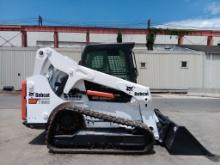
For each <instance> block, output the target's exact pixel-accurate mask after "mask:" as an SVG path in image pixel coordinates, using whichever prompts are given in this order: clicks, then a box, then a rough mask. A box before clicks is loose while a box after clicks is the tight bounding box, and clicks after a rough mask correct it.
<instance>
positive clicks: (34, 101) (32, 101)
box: [28, 98, 39, 104]
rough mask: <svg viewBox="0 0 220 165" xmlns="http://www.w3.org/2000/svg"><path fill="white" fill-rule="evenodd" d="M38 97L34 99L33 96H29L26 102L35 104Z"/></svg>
mask: <svg viewBox="0 0 220 165" xmlns="http://www.w3.org/2000/svg"><path fill="white" fill-rule="evenodd" d="M38 100H39V99H35V98H30V99H28V104H37V101H38Z"/></svg>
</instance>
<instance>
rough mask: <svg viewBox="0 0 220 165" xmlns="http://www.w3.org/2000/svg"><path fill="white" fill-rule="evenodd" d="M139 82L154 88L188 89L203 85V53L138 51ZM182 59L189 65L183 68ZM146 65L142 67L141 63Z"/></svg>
mask: <svg viewBox="0 0 220 165" xmlns="http://www.w3.org/2000/svg"><path fill="white" fill-rule="evenodd" d="M136 57H137V58H136V59H137V65H138V70H139V75H140V76H139V77H138V82H139V83H140V84H143V85H147V86H149V87H150V88H154V89H188V88H201V87H202V55H201V54H199V53H194V52H190V53H188V52H182V51H181V52H177V51H174V52H168V51H153V52H152V51H139V52H136ZM181 61H187V63H188V67H187V68H182V67H181ZM143 62H145V63H146V67H145V68H142V67H141V63H143Z"/></svg>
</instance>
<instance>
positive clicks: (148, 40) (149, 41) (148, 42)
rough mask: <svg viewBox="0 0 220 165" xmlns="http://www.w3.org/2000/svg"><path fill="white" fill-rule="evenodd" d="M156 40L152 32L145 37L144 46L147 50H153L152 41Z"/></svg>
mask: <svg viewBox="0 0 220 165" xmlns="http://www.w3.org/2000/svg"><path fill="white" fill-rule="evenodd" d="M155 39H156V34H155V33H153V32H149V33H148V34H147V36H146V46H147V49H148V50H153V49H154V48H153V46H154V41H155Z"/></svg>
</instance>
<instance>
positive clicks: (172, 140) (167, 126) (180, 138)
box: [154, 109, 214, 156]
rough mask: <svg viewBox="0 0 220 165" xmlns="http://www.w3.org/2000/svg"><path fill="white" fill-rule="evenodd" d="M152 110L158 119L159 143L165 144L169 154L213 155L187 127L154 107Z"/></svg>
mask: <svg viewBox="0 0 220 165" xmlns="http://www.w3.org/2000/svg"><path fill="white" fill-rule="evenodd" d="M154 111H155V113H156V115H157V117H158V119H159V123H158V130H159V134H160V140H159V143H160V144H161V145H163V146H165V147H166V149H167V150H168V152H169V153H170V154H172V155H205V156H214V155H213V154H212V153H211V152H209V151H208V150H207V149H206V148H205V147H204V146H203V145H202V144H201V143H200V142H199V141H198V140H197V139H196V138H195V137H194V136H193V135H192V134H191V133H190V132H189V130H188V129H187V128H185V127H184V126H179V125H177V124H175V123H174V122H173V121H171V120H170V119H169V118H168V117H166V116H164V115H163V114H162V113H161V112H160V111H159V110H157V109H155V110H154Z"/></svg>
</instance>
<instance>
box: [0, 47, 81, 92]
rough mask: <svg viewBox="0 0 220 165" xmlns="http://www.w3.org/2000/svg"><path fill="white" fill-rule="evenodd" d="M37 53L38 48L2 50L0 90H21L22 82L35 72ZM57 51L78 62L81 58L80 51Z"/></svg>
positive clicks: (0, 57) (0, 51)
mask: <svg viewBox="0 0 220 165" xmlns="http://www.w3.org/2000/svg"><path fill="white" fill-rule="evenodd" d="M36 51H37V48H0V89H2V88H3V87H4V86H14V88H15V89H16V90H18V89H20V88H21V84H20V83H21V80H23V79H25V78H26V77H28V76H31V74H32V72H33V66H34V59H35V54H36ZM57 51H59V52H61V53H62V54H63V55H66V56H69V57H70V58H72V59H74V60H75V61H77V62H78V61H79V60H80V57H81V50H80V49H78V50H76V49H62V48H59V49H57ZM19 74H20V76H19Z"/></svg>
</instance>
